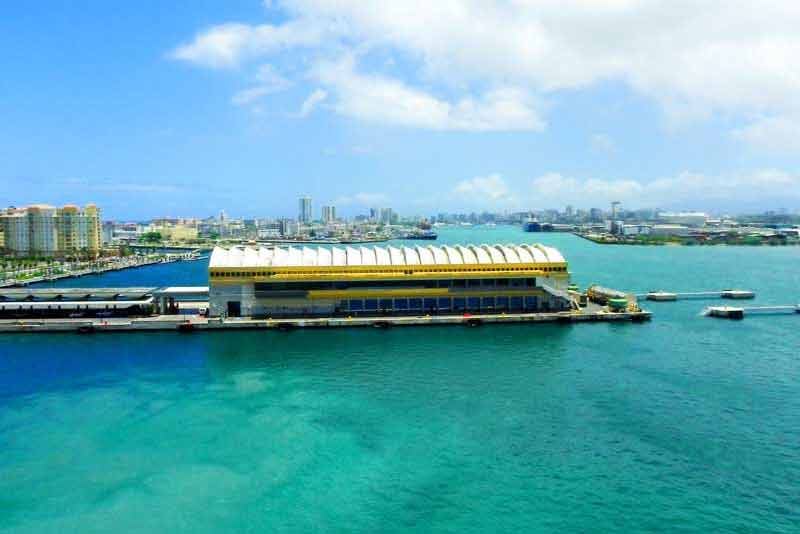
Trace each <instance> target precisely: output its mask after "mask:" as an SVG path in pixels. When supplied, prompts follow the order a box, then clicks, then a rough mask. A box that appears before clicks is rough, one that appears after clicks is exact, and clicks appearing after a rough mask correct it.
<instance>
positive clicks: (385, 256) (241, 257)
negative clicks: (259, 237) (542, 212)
mask: <svg viewBox="0 0 800 534" xmlns="http://www.w3.org/2000/svg"><path fill="white" fill-rule="evenodd" d="M564 261H565V260H564V256H562V255H561V253H560V252H559V251H558V250H556V249H554V248H552V247H546V246H543V245H464V246H462V245H452V246H450V245H445V246H437V245H430V246H424V247H421V246H416V247H413V248H410V247H402V248H395V247H391V246H389V247H358V248H354V247H346V248H340V247H330V248H328V247H305V246H304V247H302V248H294V247H291V246H289V247H275V248H265V247H259V248H254V247H241V246H237V247H232V248H222V247H216V248H214V252H212V253H211V261H210V262H209V267H212V268H213V267H344V266H377V265H460V264H514V263H561V262H564Z"/></svg>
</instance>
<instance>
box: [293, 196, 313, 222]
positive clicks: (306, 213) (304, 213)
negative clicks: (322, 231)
mask: <svg viewBox="0 0 800 534" xmlns="http://www.w3.org/2000/svg"><path fill="white" fill-rule="evenodd" d="M298 205H299V206H298V207H299V212H298V215H297V220H298V221H299V222H301V223H303V224H309V223H310V222H311V221H313V220H314V218H313V215H314V214H313V211H312V208H311V197H300V201H299V203H298Z"/></svg>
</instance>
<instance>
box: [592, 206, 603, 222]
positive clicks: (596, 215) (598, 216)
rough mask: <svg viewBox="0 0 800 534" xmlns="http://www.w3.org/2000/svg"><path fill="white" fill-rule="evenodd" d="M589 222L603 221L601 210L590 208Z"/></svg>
mask: <svg viewBox="0 0 800 534" xmlns="http://www.w3.org/2000/svg"><path fill="white" fill-rule="evenodd" d="M589 220H591V221H592V222H600V221H602V220H603V210H601V209H600V208H591V209H590V210H589Z"/></svg>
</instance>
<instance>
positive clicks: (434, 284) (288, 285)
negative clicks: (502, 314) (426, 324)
mask: <svg viewBox="0 0 800 534" xmlns="http://www.w3.org/2000/svg"><path fill="white" fill-rule="evenodd" d="M253 287H254V289H255V290H256V292H262V291H266V292H269V291H319V290H345V289H408V288H415V289H434V288H447V289H450V288H454V289H462V288H464V289H466V288H480V287H490V288H495V287H516V288H523V287H536V278H475V279H456V280H372V281H370V280H353V281H344V280H342V281H337V282H257V283H255V284H253Z"/></svg>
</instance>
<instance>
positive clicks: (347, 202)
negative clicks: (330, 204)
mask: <svg viewBox="0 0 800 534" xmlns="http://www.w3.org/2000/svg"><path fill="white" fill-rule="evenodd" d="M388 203H389V197H388V196H387V195H385V194H384V193H365V192H361V193H356V194H354V195H351V196H343V197H339V198H337V199H336V200H335V201H334V204H336V205H337V206H352V205H358V206H369V207H373V208H374V207H378V206H385V205H386V204H388Z"/></svg>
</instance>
